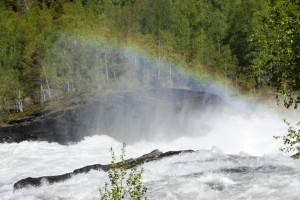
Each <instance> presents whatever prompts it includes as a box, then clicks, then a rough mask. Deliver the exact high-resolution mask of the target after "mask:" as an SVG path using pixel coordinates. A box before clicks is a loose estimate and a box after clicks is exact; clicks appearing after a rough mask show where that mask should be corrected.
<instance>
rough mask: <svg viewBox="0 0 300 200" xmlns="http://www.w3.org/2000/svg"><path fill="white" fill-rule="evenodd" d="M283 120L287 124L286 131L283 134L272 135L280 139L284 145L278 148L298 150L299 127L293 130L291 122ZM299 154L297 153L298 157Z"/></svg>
mask: <svg viewBox="0 0 300 200" xmlns="http://www.w3.org/2000/svg"><path fill="white" fill-rule="evenodd" d="M284 122H285V123H286V124H287V125H288V127H289V129H288V133H287V134H286V135H284V136H274V138H275V139H282V141H283V144H284V145H285V147H282V148H280V150H281V151H283V152H287V153H288V152H295V151H296V152H298V153H299V152H300V129H298V130H295V129H294V128H293V127H292V126H291V124H290V123H289V122H288V121H286V120H284ZM299 125H300V123H299V122H298V123H297V126H299ZM299 156H300V154H298V158H300V157H299Z"/></svg>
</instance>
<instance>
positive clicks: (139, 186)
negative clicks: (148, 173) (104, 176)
mask: <svg viewBox="0 0 300 200" xmlns="http://www.w3.org/2000/svg"><path fill="white" fill-rule="evenodd" d="M125 147H126V145H125V144H123V148H122V154H121V155H120V159H121V161H120V162H119V163H116V162H115V161H116V157H115V153H114V151H113V149H111V155H112V161H111V166H112V168H111V170H109V172H108V178H109V183H105V186H104V187H103V188H101V189H100V199H101V200H120V199H128V198H129V199H133V200H141V199H147V198H146V197H145V195H146V192H147V188H146V187H145V186H144V185H143V183H142V174H143V172H144V171H143V169H141V171H139V170H138V169H137V166H136V165H135V166H133V167H132V168H131V169H130V171H129V169H128V166H127V165H126V162H125Z"/></svg>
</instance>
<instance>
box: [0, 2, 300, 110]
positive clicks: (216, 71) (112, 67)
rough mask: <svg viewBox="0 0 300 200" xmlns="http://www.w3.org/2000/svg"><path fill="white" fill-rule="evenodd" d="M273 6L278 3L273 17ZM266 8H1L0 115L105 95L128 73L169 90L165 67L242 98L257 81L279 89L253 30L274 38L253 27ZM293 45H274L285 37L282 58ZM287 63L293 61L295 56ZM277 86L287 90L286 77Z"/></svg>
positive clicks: (190, 4)
mask: <svg viewBox="0 0 300 200" xmlns="http://www.w3.org/2000/svg"><path fill="white" fill-rule="evenodd" d="M278 2H281V1H278ZM279 4H280V3H276V6H275V7H277V10H279V8H280V5H281V4H280V5H279ZM288 4H289V5H285V4H282V5H284V6H285V9H284V10H290V7H291V8H292V7H293V6H291V5H294V4H295V3H288ZM290 4H291V5H290ZM294 6H295V5H294ZM267 8H269V7H268V6H267V4H266V3H264V1H262V0H249V1H245V0H236V1H230V0H226V1H224V0H223V1H221V0H209V1H208V0H138V1H137V0H5V1H1V3H0V9H1V13H0V15H1V18H0V26H1V29H0V40H1V46H0V67H1V71H3V72H4V73H7V74H10V77H11V78H3V79H1V82H5V83H3V86H5V88H3V89H2V90H1V91H3V92H1V91H0V99H1V102H2V107H7V106H8V105H13V104H15V102H18V101H24V100H25V99H27V100H26V101H28V103H27V104H28V105H29V102H31V104H33V103H45V102H49V101H53V100H61V99H65V98H69V97H74V96H76V95H81V94H84V93H92V92H93V91H95V90H99V88H102V89H103V88H110V89H113V87H114V86H115V85H124V84H123V83H122V80H121V77H122V75H124V74H125V75H130V76H131V78H129V79H130V80H136V78H137V79H138V80H139V81H141V82H143V81H142V77H143V76H144V75H145V74H146V71H147V70H148V71H151V73H150V75H148V76H147V77H146V78H147V79H146V80H145V81H144V82H152V83H155V85H156V86H167V87H173V86H174V82H173V77H172V74H174V66H173V64H172V63H178V64H180V65H181V66H182V68H183V70H184V71H187V72H190V73H193V75H195V76H198V77H205V76H206V77H207V76H208V75H209V76H210V77H211V78H214V79H220V80H223V81H224V82H226V84H227V85H228V86H229V87H237V88H239V89H241V90H243V89H248V90H251V88H253V87H254V86H257V88H258V89H259V87H258V86H260V85H262V84H265V83H267V85H268V86H270V87H276V84H279V83H278V82H276V80H278V78H275V77H279V72H280V71H284V67H281V66H283V65H280V67H276V68H275V67H274V66H275V64H272V66H271V65H266V64H265V63H268V62H267V60H268V59H269V58H273V57H274V55H273V54H269V53H270V49H272V48H273V47H272V48H269V49H267V48H265V47H264V43H263V42H262V41H264V39H268V37H269V36H268V34H265V32H259V31H258V30H261V31H263V30H265V31H266V32H268V33H269V35H271V36H273V35H274V36H275V35H276V34H275V33H276V31H275V30H272V31H270V30H268V29H265V27H264V26H267V28H269V29H270V28H271V27H272V26H273V24H270V25H264V23H261V24H259V23H257V21H258V19H260V17H259V16H260V14H261V13H263V14H266V15H267V16H268V18H266V19H271V18H272V17H270V16H272V15H273V14H272V12H271V11H270V12H269V11H268V10H267ZM269 9H270V8H269ZM294 9H295V8H294ZM275 10H276V9H275ZM284 10H283V11H278V12H279V13H280V15H283V16H286V15H287V14H285V11H284ZM292 10H293V9H292ZM274 12H275V11H274ZM258 13H260V14H258ZM275 13H276V12H275ZM292 13H293V14H292V15H291V17H289V18H288V20H287V22H285V23H286V24H287V25H286V26H287V27H288V26H289V24H291V23H292V22H291V21H289V20H291V19H290V18H293V17H294V18H295V17H297V16H298V14H297V12H296V11H295V10H294V11H292ZM275 16H276V15H275V14H274V17H275ZM288 16H290V14H289V15H288ZM284 18H285V17H284ZM273 21H276V20H273ZM291 25H293V24H291ZM274 26H275V25H274ZM259 27H260V28H259ZM267 30H268V31H267ZM296 30H298V29H295V30H294V29H292V33H290V34H291V35H294V33H296V32H297V31H296ZM254 32H257V33H258V34H257V36H259V37H256V38H255V39H254V41H252V42H251V41H250V40H249V37H250V35H255V34H254ZM284 33H285V32H284V31H283V32H282V34H284ZM272 34H273V35H272ZM280 34H281V33H280ZM277 35H278V34H277ZM264 37H265V38H264ZM291 37H292V36H290V35H288V36H285V37H284V38H285V39H283V38H282V39H281V40H282V41H281V44H284V43H287V42H288V41H290V39H292V40H293V41H294V42H293V44H289V45H290V46H291V47H290V48H289V49H290V50H289V51H292V53H291V54H296V53H297V51H298V50H297V48H296V47H295V46H296V44H298V43H299V42H297V38H291ZM90 38H92V40H93V41H92V42H91V41H90ZM271 38H273V37H271ZM104 41H105V42H104ZM268 41H269V40H268ZM112 44H113V45H112ZM114 45H117V46H118V49H119V50H116V48H114V47H113V46H114ZM127 46H137V47H138V48H139V49H140V50H141V51H143V52H144V53H145V54H148V55H150V56H152V57H154V58H156V59H157V60H158V61H159V63H155V62H152V61H146V59H144V58H142V59H138V56H136V55H134V56H132V55H130V53H129V52H130V50H128V49H126V47H127ZM275 48H276V47H275V46H274V49H275ZM267 50H269V51H267ZM297 55H298V54H297ZM166 61H169V62H168V63H171V64H168V65H167V66H166V68H168V70H166V71H167V72H163V71H162V70H161V68H162V67H161V65H163V63H167V62H166ZM284 62H285V63H290V62H289V60H286V61H284ZM293 62H294V63H296V62H298V61H297V59H296V58H295V59H294V60H293V61H292V62H291V63H293ZM281 63H282V62H281ZM290 65H291V66H292V64H290ZM293 66H296V64H295V65H293ZM289 67H290V66H289ZM270 68H272V70H273V71H272V74H271V75H270V71H271V70H269V69H270ZM277 68H278V69H277ZM279 68H280V70H279ZM275 69H276V70H275ZM293 69H294V71H295V70H296V68H295V67H294V68H293ZM290 74H292V72H291V73H290ZM287 77H289V76H288V75H287ZM144 78H145V77H144ZM8 80H14V82H15V83H14V84H12V85H14V87H13V88H14V91H10V92H7V91H8V90H10V88H11V87H9V85H10V83H8V82H7V81H8ZM282 80H283V79H282ZM284 80H285V81H284V82H285V83H286V84H287V83H290V80H291V79H290V78H286V79H284ZM297 80H298V79H297ZM297 80H296V79H295V81H297ZM295 81H294V82H295ZM279 82H283V81H279ZM292 82H293V81H292ZM292 82H291V83H292ZM131 83H132V84H136V85H138V83H137V82H134V81H131ZM292 89H295V87H293V88H292ZM4 91H6V92H4ZM16 94H18V95H16ZM19 94H21V95H19ZM19 98H21V99H19ZM16 99H19V100H16ZM4 105H6V106H4ZM25 109H26V107H25Z"/></svg>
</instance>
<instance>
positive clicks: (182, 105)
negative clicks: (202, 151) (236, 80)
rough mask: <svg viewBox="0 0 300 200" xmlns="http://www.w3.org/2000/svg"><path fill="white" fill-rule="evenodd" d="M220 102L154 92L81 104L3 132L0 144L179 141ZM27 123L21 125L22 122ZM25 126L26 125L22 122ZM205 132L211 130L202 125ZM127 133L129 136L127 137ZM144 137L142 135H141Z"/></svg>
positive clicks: (204, 95) (181, 92) (196, 94)
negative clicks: (97, 138)
mask: <svg viewBox="0 0 300 200" xmlns="http://www.w3.org/2000/svg"><path fill="white" fill-rule="evenodd" d="M221 102H222V101H221V98H220V97H218V96H217V95H214V94H210V93H208V92H204V91H191V90H185V89H167V88H162V89H151V90H146V91H135V92H124V93H118V94H115V95H111V96H106V97H102V98H100V99H96V100H91V101H86V102H80V103H78V104H76V105H75V106H73V107H72V108H71V109H67V110H60V111H57V112H54V113H51V114H45V113H42V114H41V115H38V116H37V117H36V118H31V119H30V121H28V122H27V123H21V124H20V123H17V121H15V123H16V124H15V125H14V126H12V127H0V142H2V143H3V142H22V141H26V140H30V141H48V142H58V143H60V144H69V143H74V142H79V141H81V140H82V139H83V138H84V137H85V136H90V135H94V134H104V133H105V134H106V135H109V136H111V137H113V138H114V139H116V140H118V141H122V142H126V143H133V142H136V141H139V140H147V141H153V140H154V139H155V138H158V137H160V135H155V134H159V132H161V131H164V132H168V133H172V134H169V135H168V139H174V138H177V137H179V136H181V134H183V133H186V132H189V131H186V129H187V128H188V127H190V126H189V124H188V123H191V122H190V121H189V119H191V118H193V117H195V115H197V116H198V115H201V114H203V113H204V111H205V110H207V109H219V107H218V105H220V104H221ZM21 121H22V120H21ZM22 122H23V121H22ZM202 123H203V125H202V126H203V127H204V128H205V127H207V126H210V124H209V123H208V122H205V120H203V122H202ZM124 130H125V132H126V134H124ZM141 133H142V134H141Z"/></svg>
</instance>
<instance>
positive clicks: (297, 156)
mask: <svg viewBox="0 0 300 200" xmlns="http://www.w3.org/2000/svg"><path fill="white" fill-rule="evenodd" d="M292 158H294V159H299V158H300V153H296V154H294V155H292Z"/></svg>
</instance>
